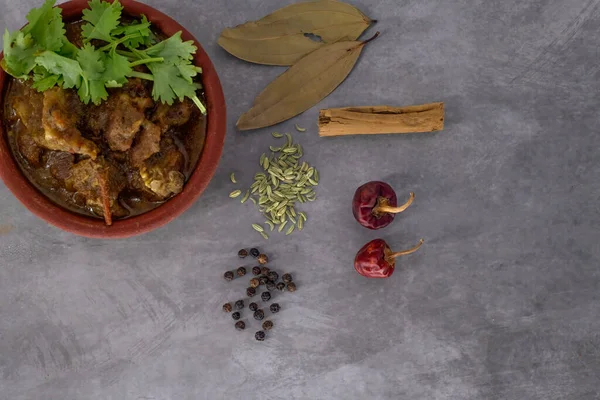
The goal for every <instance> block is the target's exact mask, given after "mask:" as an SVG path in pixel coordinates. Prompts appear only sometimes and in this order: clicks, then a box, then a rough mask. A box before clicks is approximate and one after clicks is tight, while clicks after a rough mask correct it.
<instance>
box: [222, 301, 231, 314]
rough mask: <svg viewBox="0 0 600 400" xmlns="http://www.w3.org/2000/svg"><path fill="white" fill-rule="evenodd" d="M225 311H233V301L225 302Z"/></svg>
mask: <svg viewBox="0 0 600 400" xmlns="http://www.w3.org/2000/svg"><path fill="white" fill-rule="evenodd" d="M223 311H225V312H231V303H225V304H223Z"/></svg>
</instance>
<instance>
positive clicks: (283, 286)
mask: <svg viewBox="0 0 600 400" xmlns="http://www.w3.org/2000/svg"><path fill="white" fill-rule="evenodd" d="M277 290H279V291H280V292H283V291H284V290H285V283H283V282H279V283H278V284H277Z"/></svg>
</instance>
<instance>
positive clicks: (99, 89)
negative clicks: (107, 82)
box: [77, 79, 108, 105]
mask: <svg viewBox="0 0 600 400" xmlns="http://www.w3.org/2000/svg"><path fill="white" fill-rule="evenodd" d="M77 94H78V95H79V98H80V99H81V101H82V102H84V103H85V104H88V103H89V102H90V101H91V102H92V103H94V104H96V105H98V104H100V103H102V101H103V100H106V99H108V92H107V91H106V88H105V87H104V82H103V81H100V80H93V81H89V80H87V79H83V80H82V81H81V86H80V87H79V90H78V91H77Z"/></svg>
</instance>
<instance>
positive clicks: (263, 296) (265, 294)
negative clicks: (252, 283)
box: [260, 292, 271, 301]
mask: <svg viewBox="0 0 600 400" xmlns="http://www.w3.org/2000/svg"><path fill="white" fill-rule="evenodd" d="M260 298H261V299H262V301H269V300H271V293H269V292H262V294H261V295H260Z"/></svg>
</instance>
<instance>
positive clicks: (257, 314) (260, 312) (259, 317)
mask: <svg viewBox="0 0 600 400" xmlns="http://www.w3.org/2000/svg"><path fill="white" fill-rule="evenodd" d="M234 314H235V313H234ZM264 317H265V312H264V311H263V310H260V309H259V310H256V311H254V319H255V320H258V321H262V319H263V318H264ZM238 319H239V318H238Z"/></svg>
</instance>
